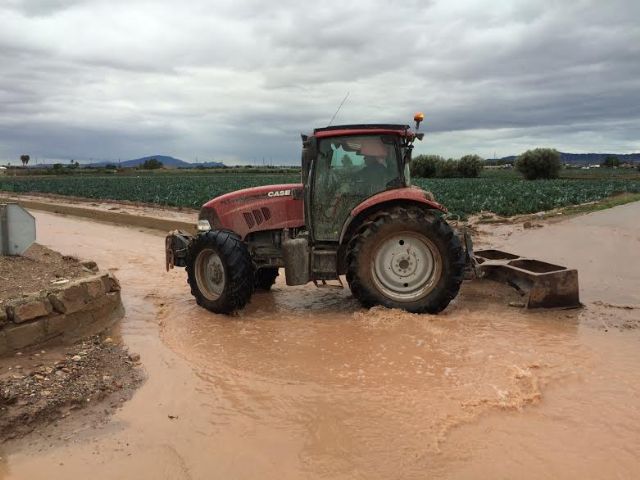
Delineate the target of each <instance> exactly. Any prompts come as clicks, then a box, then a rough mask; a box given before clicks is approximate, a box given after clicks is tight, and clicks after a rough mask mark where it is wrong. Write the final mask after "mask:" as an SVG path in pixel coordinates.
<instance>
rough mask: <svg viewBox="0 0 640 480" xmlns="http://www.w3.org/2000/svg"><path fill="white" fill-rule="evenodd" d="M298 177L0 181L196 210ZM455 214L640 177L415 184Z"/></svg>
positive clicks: (563, 199) (588, 192)
mask: <svg viewBox="0 0 640 480" xmlns="http://www.w3.org/2000/svg"><path fill="white" fill-rule="evenodd" d="M299 179H300V176H299V175H295V174H259V173H233V174H220V173H200V174H197V175H193V174H183V173H175V174H166V175H153V174H140V175H64V176H42V177H34V176H26V177H8V176H5V177H0V191H8V192H16V193H26V192H35V193H54V194H59V195H72V196H77V197H86V198H92V199H113V200H130V201H136V202H144V203H153V204H158V205H169V206H179V207H188V208H198V207H200V205H202V204H203V203H204V202H206V201H207V200H209V199H211V198H213V197H216V196H218V195H221V194H223V193H227V192H230V191H233V190H237V189H240V188H245V187H251V186H257V185H269V184H278V183H292V182H298V181H299ZM414 184H417V185H420V186H421V187H423V188H425V189H427V190H431V191H432V192H433V193H434V195H435V196H436V198H437V200H438V201H439V202H441V203H443V204H444V205H446V206H447V207H448V208H449V210H450V211H451V212H452V213H455V214H459V215H463V216H466V215H469V214H473V213H477V212H480V211H483V210H484V211H491V212H494V213H497V214H499V215H516V214H523V213H534V212H539V211H543V210H549V209H552V208H556V207H563V206H568V205H577V204H581V203H585V202H590V201H594V200H600V199H602V198H606V197H609V196H611V195H614V194H617V193H622V192H630V193H640V180H639V179H638V178H637V176H636V175H632V174H630V175H629V176H624V175H620V173H619V172H618V173H616V175H611V176H605V175H602V174H600V175H598V176H597V177H588V176H585V178H579V179H575V178H573V179H571V178H560V179H557V180H536V181H526V180H522V179H520V178H519V177H517V176H516V175H515V174H511V173H501V174H493V173H489V172H485V174H483V176H482V177H480V178H451V179H416V180H414Z"/></svg>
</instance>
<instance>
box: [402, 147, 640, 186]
mask: <svg viewBox="0 0 640 480" xmlns="http://www.w3.org/2000/svg"><path fill="white" fill-rule="evenodd" d="M508 165H511V164H508ZM513 166H514V167H515V169H516V170H517V171H518V172H519V173H520V174H521V175H522V176H523V177H524V178H526V179H527V180H537V179H550V178H558V176H559V175H560V170H561V169H562V157H561V156H560V152H558V151H557V150H555V149H553V148H534V149H532V150H527V151H526V152H524V153H522V154H520V155H519V156H518V157H517V158H516V160H515V162H514V163H513ZM600 166H601V167H603V168H614V167H618V166H620V161H619V159H618V158H617V157H615V156H613V155H608V156H606V157H605V158H604V159H603V161H602V162H601V164H600ZM484 167H485V160H484V159H482V158H481V157H480V156H478V155H465V156H464V157H462V158H460V159H459V160H454V159H448V160H445V159H444V158H443V157H441V156H439V155H418V156H417V157H415V158H414V159H413V160H412V161H411V166H410V170H411V175H412V176H414V177H420V178H456V177H458V178H474V177H478V176H479V175H480V172H482V169H483V168H484ZM637 168H638V170H640V164H639V165H637Z"/></svg>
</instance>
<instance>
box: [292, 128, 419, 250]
mask: <svg viewBox="0 0 640 480" xmlns="http://www.w3.org/2000/svg"><path fill="white" fill-rule="evenodd" d="M415 138H422V135H416V134H415V133H413V132H412V131H411V130H410V128H409V126H408V125H343V126H335V127H326V128H317V129H315V130H314V132H313V136H310V137H307V136H303V153H302V163H303V183H304V185H305V191H306V192H305V193H306V194H305V201H306V220H307V222H306V223H307V225H308V226H309V227H311V228H310V229H311V231H310V234H311V235H312V236H313V239H314V240H315V241H320V242H335V241H338V240H339V238H340V234H341V232H342V228H343V226H344V224H345V222H346V221H347V219H348V218H349V216H350V214H351V212H352V211H353V209H355V208H356V207H357V206H358V205H360V204H361V203H362V202H363V201H364V200H366V199H367V198H370V197H372V196H374V195H376V194H378V193H381V192H385V191H387V190H393V189H400V188H406V187H409V186H410V184H411V180H410V177H409V165H408V164H409V161H410V160H411V150H412V148H413V141H414V139H415Z"/></svg>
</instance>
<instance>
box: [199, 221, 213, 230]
mask: <svg viewBox="0 0 640 480" xmlns="http://www.w3.org/2000/svg"><path fill="white" fill-rule="evenodd" d="M196 228H197V230H198V231H199V232H208V231H209V230H211V224H210V223H209V220H204V219H200V220H198V223H197V224H196Z"/></svg>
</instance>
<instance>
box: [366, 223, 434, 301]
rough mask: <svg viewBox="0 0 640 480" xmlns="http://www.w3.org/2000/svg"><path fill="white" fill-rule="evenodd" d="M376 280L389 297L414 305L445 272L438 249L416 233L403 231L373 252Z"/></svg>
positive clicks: (374, 278) (431, 288)
mask: <svg viewBox="0 0 640 480" xmlns="http://www.w3.org/2000/svg"><path fill="white" fill-rule="evenodd" d="M373 259H374V260H373V263H372V265H371V273H372V278H373V281H374V283H375V285H376V287H377V288H378V290H380V291H381V292H382V293H383V294H384V295H385V296H386V297H388V298H390V299H391V300H394V301H400V302H411V301H415V300H417V299H420V298H422V297H424V296H425V295H427V294H429V292H431V291H432V290H433V289H434V288H435V286H436V284H437V283H438V280H439V279H440V275H441V273H442V259H441V257H440V253H439V251H438V249H437V247H436V246H435V245H434V244H433V242H432V241H431V240H429V239H428V238H427V237H425V236H423V235H420V234H418V233H415V232H400V233H394V234H393V235H391V236H389V237H387V238H385V239H384V240H383V241H381V242H380V243H379V244H378V246H377V248H376V249H375V251H374V252H373Z"/></svg>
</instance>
